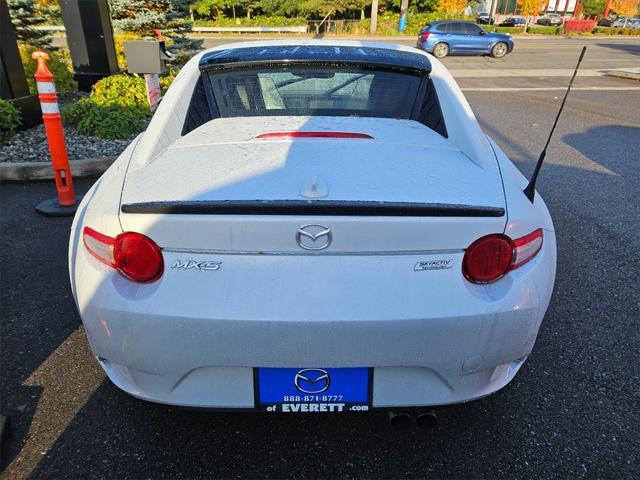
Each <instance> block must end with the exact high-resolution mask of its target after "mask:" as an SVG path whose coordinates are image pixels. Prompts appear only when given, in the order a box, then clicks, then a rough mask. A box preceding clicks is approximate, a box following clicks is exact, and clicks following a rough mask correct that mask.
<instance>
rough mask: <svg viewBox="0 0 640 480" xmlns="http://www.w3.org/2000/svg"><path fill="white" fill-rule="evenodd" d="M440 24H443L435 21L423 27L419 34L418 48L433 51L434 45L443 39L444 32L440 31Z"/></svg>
mask: <svg viewBox="0 0 640 480" xmlns="http://www.w3.org/2000/svg"><path fill="white" fill-rule="evenodd" d="M439 25H441V24H440V23H433V24H427V25H425V26H424V27H422V30H420V33H419V34H418V39H417V41H416V48H419V49H420V50H424V51H425V52H429V53H431V52H432V51H433V47H434V46H435V45H436V44H437V43H438V42H439V41H442V37H443V33H442V32H440V31H439V29H438V26H439Z"/></svg>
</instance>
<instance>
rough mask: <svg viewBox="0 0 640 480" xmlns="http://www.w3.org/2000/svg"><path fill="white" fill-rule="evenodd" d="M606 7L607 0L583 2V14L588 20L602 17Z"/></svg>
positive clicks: (583, 0) (585, 0)
mask: <svg viewBox="0 0 640 480" xmlns="http://www.w3.org/2000/svg"><path fill="white" fill-rule="evenodd" d="M605 5H606V0H582V12H583V13H584V14H585V15H586V17H587V18H591V17H595V16H596V15H598V16H601V15H602V14H603V12H604V7H605Z"/></svg>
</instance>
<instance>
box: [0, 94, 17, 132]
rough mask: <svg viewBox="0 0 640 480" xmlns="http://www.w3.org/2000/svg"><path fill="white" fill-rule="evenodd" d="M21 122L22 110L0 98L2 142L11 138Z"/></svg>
mask: <svg viewBox="0 0 640 480" xmlns="http://www.w3.org/2000/svg"><path fill="white" fill-rule="evenodd" d="M21 123H22V120H21V115H20V110H18V109H17V108H16V107H15V106H14V105H13V104H12V103H9V102H5V101H4V100H1V99H0V142H1V141H4V140H8V139H9V138H11V137H12V136H13V134H14V133H15V131H16V128H18V125H20V124H21Z"/></svg>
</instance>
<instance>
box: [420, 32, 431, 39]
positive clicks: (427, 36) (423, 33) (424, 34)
mask: <svg viewBox="0 0 640 480" xmlns="http://www.w3.org/2000/svg"><path fill="white" fill-rule="evenodd" d="M429 35H431V32H422V33H421V34H420V38H423V39H425V40H426V39H427V38H429Z"/></svg>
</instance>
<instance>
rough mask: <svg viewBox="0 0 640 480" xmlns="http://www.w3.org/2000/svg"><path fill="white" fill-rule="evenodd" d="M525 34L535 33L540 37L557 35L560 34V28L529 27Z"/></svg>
mask: <svg viewBox="0 0 640 480" xmlns="http://www.w3.org/2000/svg"><path fill="white" fill-rule="evenodd" d="M527 33H537V34H541V35H558V34H559V33H562V27H551V26H549V27H547V26H544V25H540V26H538V25H536V26H535V27H529V29H528V30H527Z"/></svg>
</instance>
